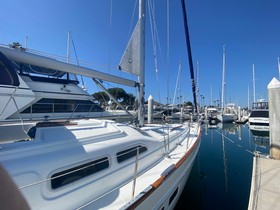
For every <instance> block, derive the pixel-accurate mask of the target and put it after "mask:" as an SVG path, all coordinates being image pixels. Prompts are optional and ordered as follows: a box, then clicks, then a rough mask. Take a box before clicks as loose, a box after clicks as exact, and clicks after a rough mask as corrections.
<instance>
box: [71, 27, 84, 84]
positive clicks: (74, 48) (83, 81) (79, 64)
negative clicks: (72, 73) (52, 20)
mask: <svg viewBox="0 0 280 210" xmlns="http://www.w3.org/2000/svg"><path fill="white" fill-rule="evenodd" d="M69 33H70V37H71V42H72V45H73V49H74V53H75V57H76V61H77V65H78V66H80V63H79V59H78V55H77V51H76V47H75V43H74V40H73V37H72V33H71V31H70V32H69ZM81 80H82V84H83V86H85V83H84V79H83V76H81Z"/></svg>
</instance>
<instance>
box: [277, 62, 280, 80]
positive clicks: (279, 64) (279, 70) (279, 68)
mask: <svg viewBox="0 0 280 210" xmlns="http://www.w3.org/2000/svg"><path fill="white" fill-rule="evenodd" d="M277 61H278V74H279V80H280V63H279V57H278V58H277Z"/></svg>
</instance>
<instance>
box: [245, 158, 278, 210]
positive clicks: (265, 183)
mask: <svg viewBox="0 0 280 210" xmlns="http://www.w3.org/2000/svg"><path fill="white" fill-rule="evenodd" d="M279 200H280V161H279V160H274V159H270V158H266V157H259V156H258V157H254V163H253V171H252V181H251V192H250V200H249V206H248V209H249V210H251V209H256V210H257V209H280V202H279Z"/></svg>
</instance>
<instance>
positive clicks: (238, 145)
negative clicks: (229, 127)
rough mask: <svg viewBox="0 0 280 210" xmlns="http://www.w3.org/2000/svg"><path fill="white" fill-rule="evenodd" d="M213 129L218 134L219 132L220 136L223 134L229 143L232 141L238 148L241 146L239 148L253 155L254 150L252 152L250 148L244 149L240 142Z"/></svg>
mask: <svg viewBox="0 0 280 210" xmlns="http://www.w3.org/2000/svg"><path fill="white" fill-rule="evenodd" d="M215 131H216V132H217V133H218V134H220V135H221V136H223V137H224V138H225V139H227V140H228V141H229V142H231V143H233V144H236V146H237V147H239V148H241V149H244V150H245V151H246V152H248V153H250V154H252V155H255V152H252V151H250V150H248V149H245V148H244V147H242V146H241V145H240V144H237V143H235V141H234V140H232V139H230V138H229V137H227V136H225V135H224V134H223V133H221V132H219V131H218V130H217V129H215Z"/></svg>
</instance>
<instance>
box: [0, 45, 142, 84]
mask: <svg viewBox="0 0 280 210" xmlns="http://www.w3.org/2000/svg"><path fill="white" fill-rule="evenodd" d="M0 51H1V52H2V53H3V54H4V55H5V56H6V57H7V58H9V59H10V60H12V61H15V62H20V63H25V64H30V65H35V66H39V67H44V68H47V69H53V70H58V71H62V72H65V73H72V74H77V75H82V76H86V77H90V78H95V79H100V80H104V81H108V82H113V83H117V84H122V85H126V86H130V87H136V86H137V82H135V81H133V80H129V79H126V78H122V77H118V76H114V75H110V74H106V73H102V72H99V71H96V70H93V69H90V68H86V67H82V66H77V65H73V64H69V63H65V62H62V61H58V60H55V59H52V58H48V57H43V56H40V55H36V54H33V53H28V52H22V51H19V50H15V49H9V48H7V47H3V46H0Z"/></svg>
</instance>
